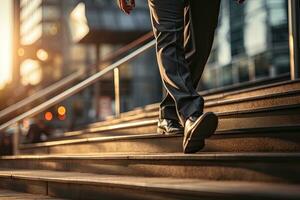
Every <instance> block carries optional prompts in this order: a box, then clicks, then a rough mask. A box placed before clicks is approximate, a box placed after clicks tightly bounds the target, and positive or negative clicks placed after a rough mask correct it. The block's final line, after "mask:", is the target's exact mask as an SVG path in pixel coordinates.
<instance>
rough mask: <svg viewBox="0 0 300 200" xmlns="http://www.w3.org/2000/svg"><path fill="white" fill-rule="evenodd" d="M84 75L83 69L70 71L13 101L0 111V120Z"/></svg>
mask: <svg viewBox="0 0 300 200" xmlns="http://www.w3.org/2000/svg"><path fill="white" fill-rule="evenodd" d="M83 75H84V71H83V70H79V71H77V72H74V73H72V74H71V75H69V76H67V77H66V78H63V79H62V80H60V81H58V82H56V83H54V84H53V85H50V86H49V87H46V88H44V89H42V90H40V91H37V92H36V93H35V94H33V95H32V96H29V97H27V98H25V99H23V100H21V101H19V102H17V103H15V104H14V105H12V106H9V107H8V108H5V109H3V110H1V111H0V121H1V120H2V119H6V118H7V117H9V116H11V115H12V114H14V113H16V112H17V111H18V110H19V109H21V108H24V107H26V106H28V105H31V104H32V103H33V102H35V101H37V100H39V99H41V98H43V97H45V96H49V95H51V94H53V93H55V92H57V91H58V90H61V89H63V88H66V87H67V86H68V85H70V84H71V83H73V82H74V81H76V80H78V79H79V78H81V77H82V76H83Z"/></svg>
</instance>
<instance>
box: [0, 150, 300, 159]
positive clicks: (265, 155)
mask: <svg viewBox="0 0 300 200" xmlns="http://www.w3.org/2000/svg"><path fill="white" fill-rule="evenodd" d="M25 159H29V160H32V159H35V160H41V159H58V160H59V159H64V160H67V159H71V160H73V159H78V160H85V159H94V160H96V159H99V160H103V159H107V160H109V159H123V160H124V159H126V160H141V159H143V160H262V161H267V159H268V160H273V159H275V160H277V159H300V152H291V153H284V152H241V153H235V152H233V153H225V152H215V153H197V154H188V155H187V154H183V153H155V154H153V153H152V154H130V153H126V154H124V153H101V154H77V155H76V154H57V155H55V154H54V155H53V154H52V155H16V156H0V161H1V160H25Z"/></svg>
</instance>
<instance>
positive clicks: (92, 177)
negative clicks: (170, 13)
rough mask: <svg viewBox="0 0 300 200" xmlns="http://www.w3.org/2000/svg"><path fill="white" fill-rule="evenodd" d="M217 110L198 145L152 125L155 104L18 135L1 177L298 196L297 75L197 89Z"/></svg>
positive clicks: (122, 193)
mask: <svg viewBox="0 0 300 200" xmlns="http://www.w3.org/2000/svg"><path fill="white" fill-rule="evenodd" d="M205 99H206V105H205V110H206V111H214V112H216V113H217V114H218V116H219V118H220V124H219V127H218V130H217V133H216V134H215V135H214V136H213V137H212V138H210V139H208V140H207V144H206V147H205V148H204V149H203V151H202V152H199V153H197V154H192V155H185V154H182V153H181V152H182V137H180V136H172V137H170V136H163V135H159V134H157V133H156V123H157V116H158V112H157V111H158V104H154V105H149V106H146V107H144V108H138V109H136V110H133V111H130V112H128V113H124V114H122V116H121V117H120V118H110V119H108V120H107V121H105V122H99V123H95V124H90V125H89V126H87V127H83V128H82V130H79V131H76V132H68V133H65V135H64V136H63V137H61V138H57V139H53V140H52V141H48V142H43V143H37V144H23V145H21V146H20V155H17V156H6V157H2V158H1V159H0V168H1V170H0V187H3V188H7V189H13V190H18V191H23V192H28V193H38V194H43V195H50V196H53V197H59V198H68V199H120V198H122V199H172V200H173V199H212V200H215V199H251V200H252V199H282V200H288V199H300V173H299V167H300V135H299V132H300V81H287V82H285V83H280V84H271V85H266V86H261V87H256V88H251V89H245V90H242V91H241V90H240V91H238V92H227V93H222V94H211V95H208V96H205Z"/></svg>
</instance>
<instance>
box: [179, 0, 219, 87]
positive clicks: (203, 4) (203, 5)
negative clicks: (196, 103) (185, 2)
mask: <svg viewBox="0 0 300 200" xmlns="http://www.w3.org/2000/svg"><path fill="white" fill-rule="evenodd" d="M189 1H190V6H189V7H186V11H185V12H187V13H188V14H187V15H186V16H190V17H186V24H187V26H186V29H185V37H184V38H185V42H184V44H185V55H186V60H187V63H188V66H189V68H190V71H191V75H192V79H193V86H194V88H195V89H197V86H198V83H199V81H200V78H201V76H202V73H203V70H204V68H205V65H206V62H207V60H208V57H209V55H210V51H211V48H212V44H213V40H214V33H215V29H216V27H217V24H218V17H219V10H220V0H209V1H201V0H200V1H199V0H189ZM189 20H190V21H189Z"/></svg>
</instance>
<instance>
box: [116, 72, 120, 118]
mask: <svg viewBox="0 0 300 200" xmlns="http://www.w3.org/2000/svg"><path fill="white" fill-rule="evenodd" d="M114 87H115V115H116V117H118V116H120V113H121V102H120V71H119V68H115V69H114Z"/></svg>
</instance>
